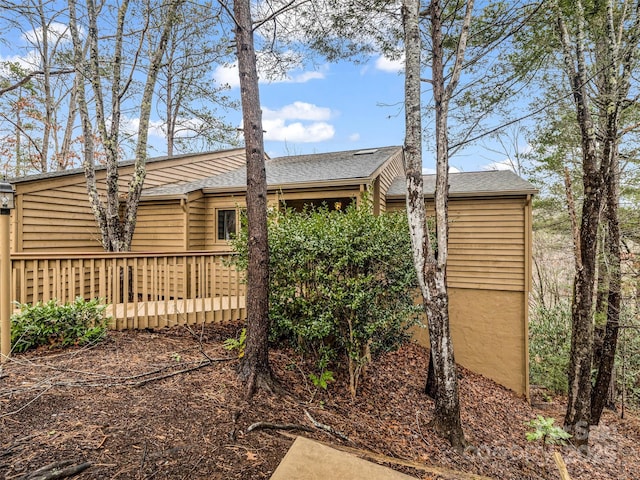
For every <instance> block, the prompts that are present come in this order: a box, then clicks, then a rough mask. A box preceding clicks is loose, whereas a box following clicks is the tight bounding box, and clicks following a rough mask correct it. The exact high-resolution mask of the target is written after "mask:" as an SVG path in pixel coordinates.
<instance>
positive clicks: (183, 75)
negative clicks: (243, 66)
mask: <svg viewBox="0 0 640 480" xmlns="http://www.w3.org/2000/svg"><path fill="white" fill-rule="evenodd" d="M220 14H221V12H220V11H216V10H215V9H213V8H211V5H210V4H208V3H206V4H199V3H185V4H183V5H182V6H181V9H180V11H179V14H178V21H177V22H176V25H175V27H174V28H173V29H172V31H171V35H170V36H169V41H168V44H167V49H166V52H165V58H164V61H163V65H162V68H161V70H160V72H159V77H158V89H157V90H158V93H157V101H156V110H157V112H158V115H159V116H160V118H161V119H162V120H163V123H164V125H165V132H166V138H167V155H169V156H171V155H173V154H174V153H182V152H185V151H193V150H202V149H203V148H206V149H210V148H212V147H219V146H228V145H234V144H237V142H238V140H237V130H236V129H235V127H234V126H232V125H231V124H229V123H227V122H225V121H224V119H223V118H222V116H221V114H220V110H227V109H231V108H234V109H235V108H237V107H238V105H237V102H234V101H232V100H231V99H230V98H228V97H227V96H226V95H225V90H226V89H227V88H228V87H227V86H226V85H219V84H217V83H216V81H215V79H214V78H213V72H212V69H213V67H215V66H216V65H219V64H221V63H223V62H224V61H225V60H228V58H227V57H228V56H229V55H230V53H229V52H230V50H229V48H228V44H229V43H230V42H229V40H228V38H226V36H224V35H222V32H220V31H219V30H220V28H219V27H220V25H221V23H222V22H221V19H220Z"/></svg>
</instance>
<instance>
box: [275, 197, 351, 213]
mask: <svg viewBox="0 0 640 480" xmlns="http://www.w3.org/2000/svg"><path fill="white" fill-rule="evenodd" d="M355 200H356V199H355V198H353V197H341V198H320V199H309V200H284V201H282V202H280V208H291V209H292V210H295V211H296V212H302V211H303V210H304V209H305V208H307V209H315V208H318V207H320V206H326V207H327V208H328V209H329V210H345V209H346V208H347V207H348V206H349V205H351V204H352V203H353V202H355Z"/></svg>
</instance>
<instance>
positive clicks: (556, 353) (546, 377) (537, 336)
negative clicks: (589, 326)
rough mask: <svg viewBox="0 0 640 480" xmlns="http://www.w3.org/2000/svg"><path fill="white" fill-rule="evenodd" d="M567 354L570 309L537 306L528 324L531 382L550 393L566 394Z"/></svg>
mask: <svg viewBox="0 0 640 480" xmlns="http://www.w3.org/2000/svg"><path fill="white" fill-rule="evenodd" d="M570 351H571V307H570V306H569V304H568V303H559V304H557V305H556V306H554V307H553V308H544V307H539V308H537V309H536V310H534V311H533V312H532V315H531V320H530V322H529V354H530V360H529V375H530V380H531V383H532V384H534V385H541V386H543V387H545V388H547V389H548V390H550V391H551V392H554V393H562V394H564V393H567V389H568V385H567V372H568V368H569V353H570Z"/></svg>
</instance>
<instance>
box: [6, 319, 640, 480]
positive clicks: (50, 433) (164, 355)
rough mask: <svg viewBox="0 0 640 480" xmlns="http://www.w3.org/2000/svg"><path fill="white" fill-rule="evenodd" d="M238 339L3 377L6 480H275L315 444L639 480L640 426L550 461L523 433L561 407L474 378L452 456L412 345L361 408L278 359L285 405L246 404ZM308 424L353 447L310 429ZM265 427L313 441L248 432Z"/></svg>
mask: <svg viewBox="0 0 640 480" xmlns="http://www.w3.org/2000/svg"><path fill="white" fill-rule="evenodd" d="M239 328H240V327H239V326H237V325H226V326H220V325H217V326H207V327H205V328H202V329H201V328H200V327H197V328H196V327H194V329H193V330H191V329H188V328H184V327H181V328H175V329H170V330H164V331H158V332H151V331H144V332H110V334H109V336H108V338H107V340H106V341H104V342H103V343H101V344H99V345H97V346H94V347H91V348H79V349H71V350H65V351H59V350H57V351H53V350H47V349H41V350H39V351H36V352H31V353H28V354H24V355H16V356H15V357H14V358H13V359H12V360H11V361H10V362H8V363H7V364H5V366H4V367H3V369H2V371H1V373H0V477H1V478H5V479H20V478H25V479H26V478H34V476H33V475H32V476H29V474H30V473H33V472H34V471H36V470H38V469H40V468H42V467H45V466H47V465H50V464H53V463H58V462H65V463H59V465H66V464H68V465H69V468H72V467H76V466H78V465H82V467H86V469H85V470H83V471H82V472H81V473H79V474H78V475H77V476H76V477H75V478H82V479H116V478H119V479H151V478H154V479H261V478H269V477H270V476H271V474H272V473H273V471H274V470H275V468H276V467H277V465H278V463H279V462H280V460H281V459H282V457H283V456H284V454H285V453H286V451H287V449H288V448H289V446H290V445H291V443H292V442H293V438H294V435H305V436H307V437H310V438H315V439H317V440H320V441H323V442H328V443H331V444H334V445H336V446H340V447H348V448H350V449H358V450H360V451H362V452H368V454H367V455H366V456H367V457H368V458H370V459H371V458H377V460H378V461H381V460H386V464H387V465H388V466H390V467H391V468H394V469H396V470H400V471H403V472H405V473H408V474H411V475H415V476H416V477H417V478H425V479H435V478H473V477H471V476H469V475H467V476H463V475H462V476H453V475H452V474H450V473H446V472H447V471H448V470H458V471H461V472H467V474H475V475H482V476H486V477H491V478H499V479H540V478H542V479H557V478H559V475H558V470H557V468H556V465H555V463H554V460H553V457H552V453H553V448H556V449H557V450H558V451H560V452H561V454H562V456H563V458H564V460H565V462H566V463H567V465H568V470H569V473H570V475H571V478H573V479H574V480H579V479H584V480H586V479H596V478H597V479H634V478H636V479H637V478H640V473H638V472H640V422H639V421H638V419H637V417H634V416H630V415H629V414H628V413H627V415H626V418H625V419H624V420H622V419H620V418H619V416H618V415H617V414H615V413H613V412H607V413H606V414H605V416H604V421H603V424H602V425H601V426H599V427H597V428H595V429H594V430H593V431H592V435H591V438H592V444H591V448H590V454H589V455H588V456H584V455H582V454H580V453H577V452H575V451H574V450H572V449H571V448H570V447H562V448H560V447H549V448H547V449H543V447H542V446H541V445H540V444H534V443H531V442H527V440H526V439H525V433H526V432H527V430H528V429H529V427H527V426H526V425H525V422H527V421H529V420H531V419H533V418H535V416H536V414H542V415H544V416H553V417H555V418H557V420H558V423H561V419H562V413H563V411H562V409H563V405H562V403H561V401H560V400H555V401H550V402H538V400H537V399H536V398H534V402H533V406H532V405H530V404H528V403H527V402H525V401H524V400H523V399H521V398H519V397H518V396H516V395H515V394H513V393H512V392H510V391H508V390H506V389H504V388H502V387H500V386H497V385H496V384H495V383H493V382H491V381H489V380H487V379H485V378H483V377H481V376H478V375H475V374H472V373H471V372H468V371H465V370H462V372H461V384H460V392H461V401H462V408H463V412H462V416H463V418H462V420H463V424H464V427H465V433H466V436H467V439H468V440H469V441H470V443H471V446H470V447H469V448H468V449H467V450H466V451H465V452H464V453H458V452H455V451H453V450H451V449H450V448H449V447H448V445H447V444H446V443H445V442H444V441H443V440H442V439H440V438H439V437H438V436H436V435H435V434H434V433H433V431H432V430H431V429H430V427H429V421H430V420H431V418H432V409H433V403H432V402H431V401H430V400H429V399H428V398H427V397H426V396H425V395H424V394H423V393H422V389H423V382H424V377H425V373H426V371H427V359H428V356H427V354H426V353H427V352H426V351H425V350H424V349H422V348H421V347H418V346H416V345H412V344H410V345H406V346H405V347H403V348H402V349H401V350H399V351H398V352H394V353H389V354H387V355H385V356H384V357H383V358H381V359H379V360H378V361H376V362H375V364H374V365H373V366H372V368H370V370H369V372H368V374H367V377H366V379H365V380H364V381H363V384H362V389H361V392H360V395H359V397H358V398H357V399H356V400H355V401H353V400H351V398H350V397H349V394H348V388H347V385H346V384H345V383H344V381H341V380H340V379H338V381H337V382H335V383H332V384H331V385H330V386H329V388H328V390H327V391H326V392H325V391H322V390H320V391H318V390H317V389H316V388H315V387H314V386H313V384H312V383H311V382H310V381H309V379H308V376H307V374H306V373H305V372H306V371H307V370H306V366H305V364H304V362H303V361H302V360H301V359H300V358H299V357H298V356H297V355H295V354H294V353H293V352H291V351H290V350H287V349H276V350H273V351H272V354H271V359H272V363H273V366H274V370H275V372H276V374H277V376H278V378H279V379H280V381H281V383H282V385H283V386H284V387H285V388H286V389H287V391H288V392H289V393H288V394H287V395H281V396H274V395H270V394H268V393H265V392H261V393H259V394H257V395H256V396H255V397H254V398H253V400H252V401H251V403H249V404H248V403H246V402H245V401H243V400H242V399H241V398H242V390H241V387H240V385H239V383H238V380H237V377H236V373H235V367H236V364H237V359H236V358H234V357H233V355H232V354H230V352H228V351H226V350H225V349H224V348H223V347H222V342H223V341H224V340H225V339H227V338H230V337H234V336H236V335H237V332H238V330H239ZM306 412H308V414H309V415H310V416H311V417H312V418H313V419H314V420H315V421H316V422H318V423H320V424H323V425H325V426H330V427H332V428H333V429H335V430H336V431H337V432H339V433H340V434H342V435H344V436H345V437H347V440H344V439H341V438H340V437H339V436H338V435H335V434H331V433H329V432H327V431H325V430H324V429H321V428H317V427H316V426H314V424H313V423H312V422H311V420H310V418H309V416H307V413H306ZM256 422H272V423H278V424H285V423H286V424H298V425H301V426H304V427H305V429H308V430H311V431H306V430H287V431H282V430H280V431H279V430H271V429H258V430H253V431H250V432H248V429H249V427H250V426H251V425H252V424H254V423H256ZM363 454H364V453H363ZM376 454H377V457H376ZM388 457H392V458H393V459H396V460H391V459H389V458H388ZM82 467H81V468H82ZM437 469H440V472H441V473H440V474H437V473H434V472H436V471H437ZM442 469H448V470H442ZM443 472H444V473H443ZM40 478H42V477H40ZM476 478H477V477H476Z"/></svg>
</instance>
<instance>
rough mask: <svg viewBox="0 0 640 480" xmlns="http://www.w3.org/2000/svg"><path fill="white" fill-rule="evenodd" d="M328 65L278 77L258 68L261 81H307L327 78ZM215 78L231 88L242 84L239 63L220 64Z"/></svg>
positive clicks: (214, 75) (215, 71)
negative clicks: (269, 75) (268, 76)
mask: <svg viewBox="0 0 640 480" xmlns="http://www.w3.org/2000/svg"><path fill="white" fill-rule="evenodd" d="M326 70H327V67H323V68H321V69H320V70H319V71H318V70H313V71H308V70H307V71H291V72H287V73H286V74H284V75H281V76H278V77H276V78H268V79H267V75H266V73H262V74H261V68H258V77H259V79H260V80H259V81H260V83H307V82H308V81H310V80H322V79H323V78H325V71H326ZM213 78H214V79H215V80H216V81H217V82H218V83H219V84H220V85H229V86H230V87H231V88H238V87H239V86H240V78H239V75H238V63H237V62H234V63H233V64H231V65H219V66H217V67H216V69H215V70H214V72H213Z"/></svg>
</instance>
